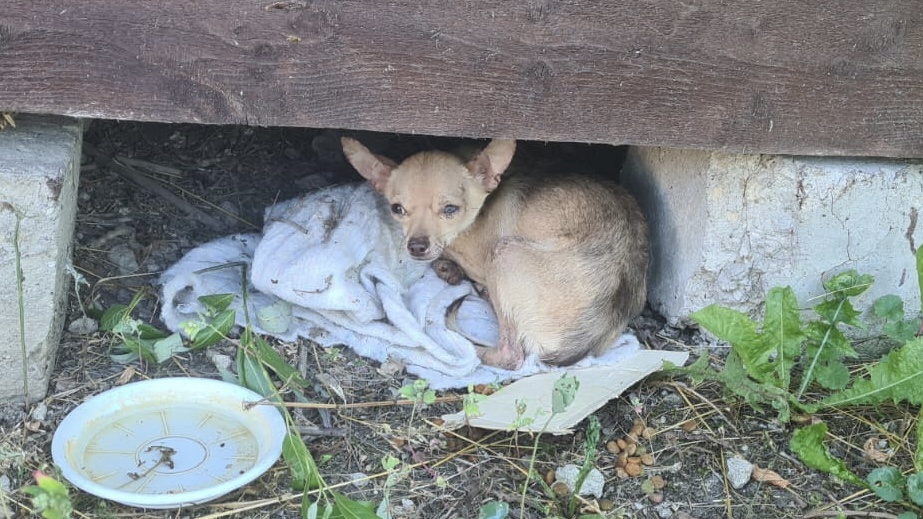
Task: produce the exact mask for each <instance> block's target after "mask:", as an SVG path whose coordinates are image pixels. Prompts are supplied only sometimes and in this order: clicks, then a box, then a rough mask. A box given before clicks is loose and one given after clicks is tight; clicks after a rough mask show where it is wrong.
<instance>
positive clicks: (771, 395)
mask: <svg viewBox="0 0 923 519" xmlns="http://www.w3.org/2000/svg"><path fill="white" fill-rule="evenodd" d="M916 269H917V279H918V284H919V287H920V290H921V300H923V247H921V248H919V249H918V250H917V251H916ZM872 281H873V280H872V278H871V276H866V275H860V274H858V273H857V272H855V271H849V272H844V273H842V274H839V275H837V276H834V277H832V278H831V279H829V280H828V281H826V282H824V288H825V290H826V294H825V296H824V298H823V301H822V302H820V303H819V304H817V305H815V306H814V308H813V309H814V312H815V314H816V315H817V319H814V320H811V321H808V322H807V323H805V324H802V322H801V317H800V311H799V309H798V305H797V301H796V300H795V296H794V292H793V291H792V289H791V288H788V287H785V288H773V289H772V290H770V291H769V293H768V294H767V297H766V305H765V314H764V318H763V322H762V323H756V322H754V321H753V320H751V319H750V318H749V317H748V316H746V315H744V314H742V313H740V312H737V311H735V310H731V309H728V308H723V307H719V306H715V305H712V306H709V307H707V308H704V309H702V310H700V311H699V312H696V313H695V314H693V316H692V317H693V319H695V320H696V321H697V322H699V323H700V324H701V325H702V326H703V327H704V328H705V329H706V330H708V331H710V332H712V333H713V334H714V335H715V336H717V337H718V338H720V339H722V340H724V341H726V342H728V343H729V344H730V345H731V351H730V353H729V354H728V357H727V360H726V362H725V366H724V369H723V370H721V371H717V370H715V369H713V368H711V367H710V365H709V364H708V358H707V356H705V355H703V356H702V357H700V359H699V360H698V361H696V362H695V363H694V364H693V365H692V366H690V367H689V368H684V369H683V370H682V371H684V372H685V373H688V374H689V375H690V376H692V377H693V378H694V379H695V378H699V379H710V380H715V381H718V382H720V383H722V384H723V385H724V387H725V388H726V389H727V390H728V391H730V392H733V393H735V394H737V395H739V396H741V397H743V398H744V399H745V400H746V401H747V402H748V403H749V404H750V405H752V406H753V407H754V408H756V409H759V408H760V407H761V406H762V405H767V404H768V405H771V406H772V407H773V408H775V409H776V411H777V412H778V418H779V420H780V421H782V422H787V421H788V420H789V417H790V414H791V409H792V408H796V409H798V410H801V411H805V412H809V413H812V412H816V411H817V410H820V409H829V408H835V407H843V406H855V405H881V404H885V403H889V402H890V403H894V404H901V403H904V404H910V405H915V406H920V405H923V392H921V391H919V387H920V385H921V384H923V337H920V335H921V333H923V328H921V325H920V316H911V317H909V318H908V317H907V316H905V314H904V303H903V301H902V300H901V299H900V298H899V297H897V296H894V295H889V296H884V297H881V298H878V299H877V300H876V301H875V302H874V303H873V305H872V314H873V315H874V316H876V317H877V318H878V319H880V320H881V322H882V323H883V326H882V331H883V332H884V334H885V335H886V336H887V337H888V338H889V339H890V340H891V341H893V342H894V344H895V346H896V347H895V348H894V349H892V350H891V351H889V352H888V353H887V354H885V355H884V356H883V357H882V358H881V359H880V360H879V361H878V362H874V363H871V364H868V365H866V366H864V368H862V369H861V370H854V371H853V372H852V373H851V372H850V370H849V369H847V367H846V365H845V363H844V360H845V359H847V358H852V357H855V356H856V352H855V350H854V349H853V346H852V343H851V342H850V340H849V339H848V338H847V337H846V335H845V334H844V333H843V331H842V330H841V328H840V327H841V326H850V327H854V328H860V329H861V328H864V327H865V326H864V324H863V323H862V322H861V321H860V320H859V316H860V313H859V312H858V311H857V310H855V308H854V307H853V305H852V303H851V301H850V299H851V298H854V297H856V296H858V295H861V294H862V293H864V292H865V291H866V290H867V289H868V287H869V286H871V284H872ZM799 372H800V373H801V374H800V379H799V380H797V381H795V380H793V379H794V378H795V374H796V373H799ZM815 384H816V385H817V386H819V387H820V388H821V389H822V390H825V392H826V396H823V397H821V398H817V399H814V400H813V401H806V400H805V395H806V392H807V390H808V388H809V387H810V386H812V385H815ZM826 435H827V426H826V424H824V423H817V424H814V425H811V426H808V427H804V428H801V429H799V430H797V431H795V433H794V434H793V436H792V439H791V442H790V447H791V449H792V451H793V452H795V454H797V455H798V457H799V458H800V459H801V460H802V462H804V463H805V464H806V465H808V466H809V467H811V468H814V469H816V470H820V471H823V472H827V473H829V474H832V475H835V476H837V477H839V478H840V479H842V480H844V481H848V482H850V483H853V484H855V485H858V486H861V487H865V488H868V489H869V490H871V491H873V492H874V493H875V494H876V495H877V496H878V497H879V498H881V499H882V500H884V501H888V502H900V503H903V504H904V505H905V506H906V507H908V508H911V507H913V506H917V507H919V506H923V411H921V412H920V415H918V417H917V446H916V450H915V452H914V453H913V464H914V471H913V472H912V473H910V474H909V475H908V476H907V477H904V475H903V473H902V472H901V471H900V470H899V469H898V468H897V467H882V468H879V469H876V470H874V471H872V472H871V473H870V474H869V475H868V476H867V477H866V478H862V477H860V476H858V475H856V474H855V473H854V472H852V471H851V470H850V469H849V468H848V467H847V465H846V463H845V462H844V461H843V460H840V459H838V458H836V457H835V456H833V455H832V454H831V453H830V451H829V450H828V449H827V447H826V445H825V444H824V440H825V438H826ZM905 496H906V498H907V499H909V501H906V500H905ZM900 517H901V519H908V518H911V517H916V514H915V513H914V512H910V511H908V512H905V514H902V515H901V516H900Z"/></svg>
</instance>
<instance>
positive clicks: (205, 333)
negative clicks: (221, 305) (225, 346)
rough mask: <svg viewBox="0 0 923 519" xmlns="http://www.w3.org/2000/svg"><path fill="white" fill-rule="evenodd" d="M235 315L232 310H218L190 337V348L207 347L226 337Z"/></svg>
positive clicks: (199, 348)
mask: <svg viewBox="0 0 923 519" xmlns="http://www.w3.org/2000/svg"><path fill="white" fill-rule="evenodd" d="M235 317H236V312H234V310H222V311H220V312H218V314H216V315H215V316H214V317H213V318H211V319H210V320H209V321H208V322H206V323H205V326H204V327H203V328H201V329H200V330H198V331H197V332H196V334H195V336H194V337H192V349H194V350H201V349H203V348H207V347H209V346H211V345H212V344H215V343H217V342H218V341H220V340H221V339H224V338H225V337H227V336H228V334H229V333H230V332H231V328H233V327H234V319H235Z"/></svg>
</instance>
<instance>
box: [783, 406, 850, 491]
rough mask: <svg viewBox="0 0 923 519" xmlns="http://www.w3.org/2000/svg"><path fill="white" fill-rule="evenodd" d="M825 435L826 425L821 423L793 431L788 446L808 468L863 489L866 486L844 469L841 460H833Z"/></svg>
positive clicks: (844, 466)
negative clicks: (831, 475) (825, 443)
mask: <svg viewBox="0 0 923 519" xmlns="http://www.w3.org/2000/svg"><path fill="white" fill-rule="evenodd" d="M826 435H827V424H825V423H823V422H821V423H817V424H814V425H809V426H808V427H803V428H801V429H798V430H796V431H795V433H794V434H793V435H792V439H791V442H790V443H789V446H790V447H791V449H792V452H794V453H795V454H797V455H798V458H799V459H800V460H801V461H802V462H803V463H804V464H805V465H807V466H808V467H811V468H812V469H816V470H820V471H823V472H826V473H828V474H833V475H834V476H837V477H838V478H840V479H842V480H845V481H849V482H850V483H853V484H855V485H859V486H862V487H865V486H866V484H865V482H864V481H863V480H862V478H860V477H859V476H857V475H855V474H853V473H852V472H850V471H849V469H848V468H846V464H845V463H843V460H840V459H837V458H834V457H833V456H832V455H831V454H830V451H829V450H827V446H826V445H824V437H825V436H826Z"/></svg>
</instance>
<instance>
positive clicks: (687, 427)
mask: <svg viewBox="0 0 923 519" xmlns="http://www.w3.org/2000/svg"><path fill="white" fill-rule="evenodd" d="M680 427H682V428H683V430H684V431H686V432H692V431H694V430H696V429H698V428H699V424H698V422H696V421H695V420H693V419H689V420H686V421H685V422H683V425H681V426H680Z"/></svg>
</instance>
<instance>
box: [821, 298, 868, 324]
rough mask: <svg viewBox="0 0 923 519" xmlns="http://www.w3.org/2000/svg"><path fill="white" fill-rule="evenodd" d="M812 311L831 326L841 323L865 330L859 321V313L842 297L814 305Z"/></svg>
mask: <svg viewBox="0 0 923 519" xmlns="http://www.w3.org/2000/svg"><path fill="white" fill-rule="evenodd" d="M814 311H815V312H817V315H819V316H821V317H823V318H824V319H825V320H826V321H827V322H828V323H830V324H831V325H836V324H837V323H843V324H848V325H850V326H853V327H855V328H860V329H863V328H865V325H864V324H862V323H861V322H860V321H859V316H860V315H861V313H860V312H858V311H857V310H856V309H855V308H853V306H852V303H850V302H849V300H848V299H846V298H845V297H842V295H839V297H834V298H833V299H828V300H826V301H823V302H821V303H818V304H816V305H814Z"/></svg>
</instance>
